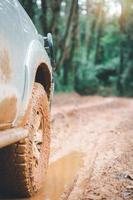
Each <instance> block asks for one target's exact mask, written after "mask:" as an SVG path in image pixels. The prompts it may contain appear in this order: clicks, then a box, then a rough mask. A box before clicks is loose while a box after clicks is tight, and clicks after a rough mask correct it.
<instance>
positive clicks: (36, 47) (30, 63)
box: [14, 40, 52, 126]
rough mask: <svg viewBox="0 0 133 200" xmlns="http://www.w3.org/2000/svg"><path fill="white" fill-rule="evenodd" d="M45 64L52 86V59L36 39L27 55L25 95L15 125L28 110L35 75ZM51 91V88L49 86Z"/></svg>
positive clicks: (50, 85)
mask: <svg viewBox="0 0 133 200" xmlns="http://www.w3.org/2000/svg"><path fill="white" fill-rule="evenodd" d="M41 64H44V65H43V66H44V67H45V68H47V71H48V72H49V74H50V77H49V79H50V80H48V81H49V83H50V84H49V87H52V67H51V63H50V59H49V57H48V55H47V53H46V50H45V49H44V47H43V45H42V44H41V43H40V42H39V41H38V40H34V41H32V42H31V43H30V45H29V48H28V51H27V55H26V58H25V83H24V90H23V96H22V107H21V110H20V112H19V116H17V118H16V120H15V122H14V126H15V125H17V124H18V121H20V120H21V119H22V118H23V117H24V115H25V112H26V110H27V107H28V104H29V100H30V98H31V94H32V88H33V84H34V82H35V76H36V72H37V69H38V67H39V66H40V65H41ZM49 91H51V89H50V88H49Z"/></svg>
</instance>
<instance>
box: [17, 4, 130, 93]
mask: <svg viewBox="0 0 133 200" xmlns="http://www.w3.org/2000/svg"><path fill="white" fill-rule="evenodd" d="M20 2H21V3H22V4H23V6H24V7H25V9H26V11H27V12H28V14H29V15H30V17H31V18H32V20H33V21H34V23H35V25H36V27H37V29H38V30H39V32H40V33H42V34H46V33H47V32H52V33H53V35H54V45H55V55H56V61H57V68H58V69H57V74H56V78H55V85H56V87H55V88H56V91H66V92H67V91H72V90H76V91H77V92H78V93H80V94H82V95H83V94H85V95H92V94H100V95H103V96H107V95H121V96H133V76H132V74H133V2H132V0H114V4H117V5H119V6H120V7H121V13H120V15H119V14H118V13H116V14H115V15H113V16H109V13H108V11H106V10H111V7H109V8H108V9H107V1H104V0H103V1H97V0H93V1H92V0H85V1H79V0H68V1H65V0H57V1H54V0H51V1H48V0H40V3H41V4H40V5H39V4H38V3H37V2H39V1H37V0H20ZM112 2H113V1H112ZM116 7H117V6H116Z"/></svg>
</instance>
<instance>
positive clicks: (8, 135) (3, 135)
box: [0, 128, 29, 148]
mask: <svg viewBox="0 0 133 200" xmlns="http://www.w3.org/2000/svg"><path fill="white" fill-rule="evenodd" d="M28 134H29V131H28V130H27V129H24V128H10V129H7V130H3V131H0V148H2V147H5V146H8V145H10V144H13V143H16V142H18V141H19V140H21V139H24V138H26V137H27V136H28Z"/></svg>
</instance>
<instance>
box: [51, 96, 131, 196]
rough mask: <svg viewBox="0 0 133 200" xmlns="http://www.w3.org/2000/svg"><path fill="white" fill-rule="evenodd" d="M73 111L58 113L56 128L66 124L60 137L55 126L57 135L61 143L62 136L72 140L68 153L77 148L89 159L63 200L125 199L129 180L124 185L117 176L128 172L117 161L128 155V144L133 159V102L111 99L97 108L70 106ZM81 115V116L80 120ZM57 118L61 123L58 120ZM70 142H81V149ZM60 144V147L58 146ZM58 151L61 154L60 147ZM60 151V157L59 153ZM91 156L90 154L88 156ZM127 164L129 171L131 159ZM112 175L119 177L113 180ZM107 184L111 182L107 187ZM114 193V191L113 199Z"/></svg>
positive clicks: (86, 105)
mask: <svg viewBox="0 0 133 200" xmlns="http://www.w3.org/2000/svg"><path fill="white" fill-rule="evenodd" d="M69 108H70V109H68V107H67V108H65V109H64V110H63V109H62V110H61V111H59V112H57V113H56V115H55V116H56V117H55V116H54V120H55V121H54V120H53V124H54V126H55V123H57V122H58V123H59V122H60V123H61V124H63V125H64V126H63V127H60V128H61V129H60V132H61V133H59V137H58V133H57V132H56V128H57V127H55V132H56V133H57V135H56V136H55V138H56V137H57V138H58V139H57V140H58V142H59V144H61V143H62V142H63V138H61V137H60V135H61V134H62V135H63V137H64V138H67V140H69V142H68V144H67V147H68V149H67V151H72V150H74V149H75V150H77V151H78V150H79V151H83V152H84V153H86V157H85V162H84V166H83V167H82V168H81V169H80V171H79V172H78V173H77V176H76V177H75V179H74V182H73V184H72V185H70V186H68V188H67V189H66V190H65V191H64V193H63V194H62V195H61V198H60V200H85V199H87V200H101V199H105V200H106V199H107V200H114V199H115V200H122V199H125V197H124V192H123V191H124V188H125V190H126V187H127V184H126V183H125V182H128V181H127V180H125V182H124V181H122V182H121V183H120V182H119V181H117V180H116V177H115V176H116V174H115V173H116V172H117V173H118V174H119V173H120V171H121V172H122V173H124V170H125V163H124V161H123V162H122V163H121V165H120V163H119V162H118V161H117V160H119V159H120V158H121V159H122V155H123V156H124V155H125V152H124V150H123V149H122V145H124V142H125V151H127V152H128V151H129V156H133V154H132V153H131V152H130V150H129V149H131V147H132V144H133V143H131V144H130V145H129V143H130V141H129V140H127V139H126V138H127V137H128V136H129V137H131V134H130V133H129V131H131V129H132V118H133V111H132V110H133V101H132V100H128V99H120V98H108V99H104V100H103V101H102V102H100V103H96V104H93V105H90V104H88V103H85V104H83V105H80V106H78V107H77V106H76V107H75V106H74V108H73V107H72V106H70V107H69ZM79 115H80V117H78V116H79ZM63 116H64V117H63ZM66 118H68V121H69V129H67V126H68V124H65V122H66ZM129 118H130V120H129ZM56 119H59V120H57V121H56ZM64 119H65V120H64ZM87 119H88V122H87ZM63 120H64V121H63ZM79 121H80V123H79ZM72 124H73V125H72ZM79 127H80V130H81V131H79V132H78V133H77V129H79ZM58 128H59V127H58ZM58 128H57V129H58ZM62 128H64V130H65V134H64V133H63V129H62ZM65 128H66V129H65ZM58 131H59V129H58ZM75 134H77V135H76V136H77V137H78V140H74V139H75V137H74V135H75ZM127 135H128V136H127ZM67 136H68V137H67ZM125 137H126V138H125ZM70 138H71V139H70ZM82 138H84V141H85V140H86V141H87V142H88V146H87V145H86V142H85V143H84V144H83V145H82ZM90 138H91V139H90ZM55 140H56V139H55ZM70 141H73V143H74V141H75V142H79V143H80V144H79V148H77V146H76V145H74V144H73V143H71V142H70ZM58 142H57V143H58ZM57 143H56V145H57V146H58V144H57ZM64 144H65V143H64ZM64 144H63V146H64ZM92 144H93V145H92ZM73 146H74V147H73ZM81 146H82V147H81ZM83 146H84V148H83ZM89 146H90V147H89ZM129 147H130V148H129ZM59 149H60V150H61V151H62V152H63V149H65V148H64V147H62V146H60V148H59ZM56 150H57V152H58V148H57V149H56ZM67 151H66V152H67ZM57 152H56V155H57V154H58V153H57ZM66 152H65V151H64V153H66ZM87 153H88V154H89V155H87ZM58 156H59V155H58ZM115 160H116V163H117V166H116V168H115V167H114V166H113V163H115ZM126 161H127V169H128V170H129V169H130V167H131V163H130V162H129V160H128V159H126ZM108 163H110V164H108ZM110 167H111V170H110ZM120 169H121V170H120ZM132 172H133V171H132V170H129V172H128V173H129V174H132ZM112 176H114V177H115V178H112ZM129 176H130V175H129ZM100 179H101V180H100ZM102 179H103V180H102ZM100 181H101V183H100ZM108 181H110V183H108ZM97 182H98V183H99V185H98V183H97ZM105 182H107V186H106V187H105ZM116 183H117V184H116ZM113 185H114V187H113ZM117 185H118V187H117ZM122 185H124V187H122ZM101 187H103V188H104V187H105V191H102V190H101V192H100V188H101ZM127 188H128V187H127ZM103 190H104V189H103ZM110 190H111V191H112V196H111V193H110ZM115 193H116V194H115ZM116 195H117V196H116ZM126 199H127V197H126ZM128 199H133V196H131V195H129V197H128Z"/></svg>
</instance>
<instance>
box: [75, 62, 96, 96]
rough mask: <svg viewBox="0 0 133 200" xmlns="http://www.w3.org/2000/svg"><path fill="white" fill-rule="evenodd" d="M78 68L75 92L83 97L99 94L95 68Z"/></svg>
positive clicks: (88, 66)
mask: <svg viewBox="0 0 133 200" xmlns="http://www.w3.org/2000/svg"><path fill="white" fill-rule="evenodd" d="M82 66H83V67H82V68H81V67H80V68H78V70H77V72H76V76H75V91H76V92H78V93H79V94H81V95H92V94H95V93H97V91H98V85H99V81H98V78H97V77H96V70H95V68H94V66H91V63H90V64H89V65H83V64H82Z"/></svg>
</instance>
